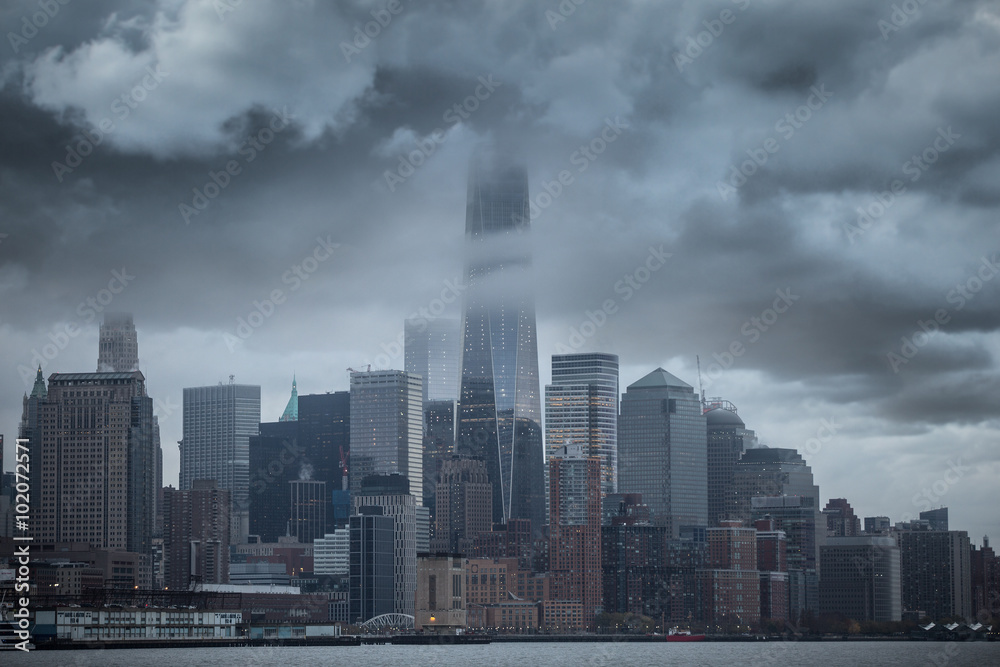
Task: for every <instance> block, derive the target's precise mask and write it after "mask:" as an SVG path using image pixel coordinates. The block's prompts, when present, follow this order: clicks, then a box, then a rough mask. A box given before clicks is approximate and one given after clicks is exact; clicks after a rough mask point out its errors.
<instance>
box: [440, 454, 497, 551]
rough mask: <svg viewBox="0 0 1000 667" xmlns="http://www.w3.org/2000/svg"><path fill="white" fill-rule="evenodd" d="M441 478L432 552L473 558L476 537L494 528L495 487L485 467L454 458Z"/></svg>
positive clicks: (442, 471) (471, 461) (449, 460)
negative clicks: (471, 555) (471, 556)
mask: <svg viewBox="0 0 1000 667" xmlns="http://www.w3.org/2000/svg"><path fill="white" fill-rule="evenodd" d="M440 477H441V481H440V482H438V484H437V491H436V493H435V498H436V502H437V508H436V511H435V529H434V538H433V540H432V541H431V550H432V551H438V552H447V553H454V554H463V555H470V554H471V553H472V545H473V541H474V540H475V538H476V536H477V535H479V534H480V533H485V532H488V531H490V530H491V529H492V527H493V486H492V485H491V484H490V481H489V477H488V475H487V473H486V465H485V464H484V463H483V462H482V461H480V460H478V459H463V458H459V457H453V458H451V459H448V460H447V461H445V462H444V465H443V467H442V469H441V475H440Z"/></svg>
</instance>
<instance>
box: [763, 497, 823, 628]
mask: <svg viewBox="0 0 1000 667" xmlns="http://www.w3.org/2000/svg"><path fill="white" fill-rule="evenodd" d="M750 502H751V512H750V517H751V521H752V522H757V521H760V520H762V519H769V520H771V522H772V523H771V525H772V526H773V528H774V530H780V531H783V532H784V533H785V536H786V539H787V543H786V544H787V547H788V551H787V553H786V561H787V565H788V608H789V615H790V617H791V619H792V622H793V623H798V622H799V620H800V616H801V615H802V612H803V611H812V612H814V613H819V588H818V586H819V566H820V562H819V548H820V546H821V545H822V544H823V543H824V541H825V539H826V523H825V521H824V517H823V515H822V514H821V513H820V512H819V508H818V507H817V506H816V499H815V498H813V497H811V496H806V497H803V496H769V497H754V498H751V501H750Z"/></svg>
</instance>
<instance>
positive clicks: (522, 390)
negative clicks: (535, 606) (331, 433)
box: [455, 151, 545, 534]
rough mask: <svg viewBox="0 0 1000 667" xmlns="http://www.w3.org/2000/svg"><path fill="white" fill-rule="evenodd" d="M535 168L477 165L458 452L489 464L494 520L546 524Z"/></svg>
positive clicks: (496, 161) (487, 161) (490, 159)
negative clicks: (531, 196)
mask: <svg viewBox="0 0 1000 667" xmlns="http://www.w3.org/2000/svg"><path fill="white" fill-rule="evenodd" d="M529 225H530V215H529V202H528V175H527V171H526V169H525V168H524V167H523V166H521V165H519V164H516V163H512V162H511V161H509V160H506V159H505V158H503V157H499V156H497V155H493V154H489V153H487V152H485V151H481V152H479V153H478V154H477V155H476V156H475V157H474V158H473V161H472V165H471V168H470V172H469V192H468V202H467V206H466V221H465V236H466V268H465V279H466V291H465V302H464V317H463V320H464V321H463V325H464V328H463V332H462V336H463V338H462V380H461V394H460V397H459V416H458V433H457V437H456V443H455V445H456V451H457V452H458V453H461V454H467V455H473V456H475V457H477V458H481V459H483V461H485V463H486V469H487V473H488V476H489V479H490V482H492V484H493V520H494V522H495V523H507V521H508V520H510V519H530V520H531V524H532V531H533V533H535V534H537V533H538V532H539V531H540V530H541V528H542V526H543V524H544V523H545V488H544V473H543V461H544V459H543V454H542V413H541V397H540V393H539V381H538V343H537V339H536V333H535V305H534V298H533V290H532V284H531V252H530V247H529V238H528V231H529Z"/></svg>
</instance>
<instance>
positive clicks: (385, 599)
mask: <svg viewBox="0 0 1000 667" xmlns="http://www.w3.org/2000/svg"><path fill="white" fill-rule="evenodd" d="M359 510H360V511H359V513H358V514H357V515H355V516H352V517H351V519H350V522H349V530H350V597H349V618H350V622H351V623H354V624H360V623H363V622H365V621H367V620H369V619H372V618H375V617H376V616H381V615H382V614H391V613H393V612H398V611H399V609H398V605H397V597H396V585H395V579H394V577H395V576H396V561H397V553H396V521H395V519H393V518H392V517H391V516H385V515H383V513H382V508H381V507H361V508H359ZM416 569H417V566H416V556H414V564H413V570H414V572H413V575H414V591H415V589H416V581H415V579H416ZM411 606H412V605H411Z"/></svg>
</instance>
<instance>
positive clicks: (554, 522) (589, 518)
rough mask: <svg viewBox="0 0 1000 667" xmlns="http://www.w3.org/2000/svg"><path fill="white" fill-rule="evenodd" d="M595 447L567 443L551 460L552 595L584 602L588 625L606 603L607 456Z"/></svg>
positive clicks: (550, 558)
mask: <svg viewBox="0 0 1000 667" xmlns="http://www.w3.org/2000/svg"><path fill="white" fill-rule="evenodd" d="M588 450H589V451H592V450H590V448H589V447H588ZM589 451H588V452H587V453H585V452H584V450H583V445H566V446H564V447H563V448H562V451H561V452H557V453H555V454H554V455H553V456H552V457H551V458H550V459H549V498H550V513H551V516H550V519H549V520H550V525H549V571H550V572H551V573H552V584H551V586H552V598H553V599H555V600H577V601H579V602H581V603H583V619H582V621H583V625H584V627H591V626H592V625H593V623H594V614H595V613H596V611H597V609H598V608H599V607H600V606H601V473H602V463H603V459H602V458H601V457H600V456H591V455H589Z"/></svg>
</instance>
